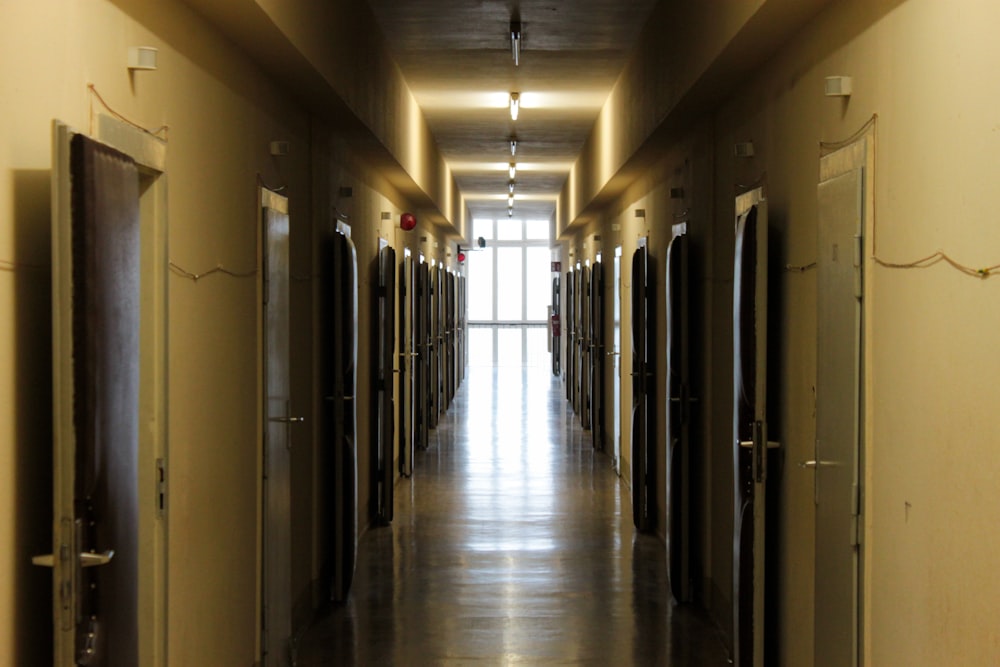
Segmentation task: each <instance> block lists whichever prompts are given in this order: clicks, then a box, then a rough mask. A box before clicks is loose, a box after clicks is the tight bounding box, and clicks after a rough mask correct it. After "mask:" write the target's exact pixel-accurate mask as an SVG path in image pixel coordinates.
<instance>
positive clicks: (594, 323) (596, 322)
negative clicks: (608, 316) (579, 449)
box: [590, 262, 605, 449]
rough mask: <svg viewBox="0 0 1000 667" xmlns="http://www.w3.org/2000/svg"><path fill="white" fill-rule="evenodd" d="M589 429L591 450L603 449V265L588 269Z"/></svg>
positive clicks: (597, 264) (596, 264)
mask: <svg viewBox="0 0 1000 667" xmlns="http://www.w3.org/2000/svg"><path fill="white" fill-rule="evenodd" d="M590 353H591V356H590V358H591V362H590V363H591V366H590V428H591V434H592V436H593V442H594V449H604V431H605V425H604V365H605V364H604V356H605V352H604V267H603V266H602V264H601V263H600V262H597V263H595V264H594V266H593V267H592V268H591V271H590Z"/></svg>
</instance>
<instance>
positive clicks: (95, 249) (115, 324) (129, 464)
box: [34, 124, 140, 667]
mask: <svg viewBox="0 0 1000 667" xmlns="http://www.w3.org/2000/svg"><path fill="white" fill-rule="evenodd" d="M54 140H55V142H56V146H55V149H54V150H55V153H56V155H57V156H58V164H57V165H56V166H55V168H54V169H53V189H54V191H55V194H56V201H57V205H56V206H55V207H54V210H53V238H52V243H53V255H54V256H55V257H57V258H58V262H57V263H54V266H53V276H52V303H53V310H52V314H53V323H52V324H53V336H54V342H53V431H54V438H55V442H54V466H53V486H54V511H55V516H54V521H53V553H52V554H51V555H47V556H40V557H36V558H35V559H34V562H35V563H36V564H37V565H46V566H49V567H52V568H53V622H54V632H55V664H56V665H60V666H68V665H75V664H87V665H96V666H102V667H103V666H116V665H122V666H123V667H124V666H126V665H135V664H138V660H139V636H138V635H139V616H138V614H139V609H138V606H139V592H138V591H139V563H140V559H139V525H138V524H139V515H140V507H139V488H138V479H139V447H138V443H139V391H140V382H139V373H140V360H139V342H140V339H139V335H140V298H139V288H140V225H139V172H138V168H137V166H136V164H135V162H134V161H133V160H132V159H131V158H129V157H128V156H126V155H124V154H122V153H119V152H118V151H116V150H114V149H112V148H110V147H108V146H105V145H103V144H100V143H98V142H96V141H93V140H91V139H89V138H87V137H85V136H83V135H78V134H73V133H72V132H70V131H69V130H68V129H67V128H66V127H65V126H62V125H60V124H56V128H55V135H54Z"/></svg>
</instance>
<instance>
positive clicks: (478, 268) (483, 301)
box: [465, 248, 494, 321]
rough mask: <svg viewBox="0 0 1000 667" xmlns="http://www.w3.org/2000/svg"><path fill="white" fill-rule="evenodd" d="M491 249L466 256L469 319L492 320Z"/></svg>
mask: <svg viewBox="0 0 1000 667" xmlns="http://www.w3.org/2000/svg"><path fill="white" fill-rule="evenodd" d="M493 251H494V249H493V248H487V249H486V250H481V251H479V252H470V253H468V254H467V255H466V260H465V261H466V262H467V263H468V265H469V269H468V271H469V295H468V298H469V319H470V320H472V321H476V320H492V319H493Z"/></svg>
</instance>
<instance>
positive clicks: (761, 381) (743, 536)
mask: <svg viewBox="0 0 1000 667" xmlns="http://www.w3.org/2000/svg"><path fill="white" fill-rule="evenodd" d="M767 245H768V235H767V201H766V200H765V199H764V195H763V191H762V190H761V189H757V190H754V191H752V192H749V193H746V194H744V195H741V196H740V197H739V198H737V202H736V257H735V263H734V271H733V333H734V336H733V367H734V374H733V388H734V392H733V393H734V396H733V463H734V482H735V489H734V493H733V495H734V501H735V502H734V510H735V516H734V520H733V529H734V535H733V642H734V649H735V650H734V657H735V664H736V665H737V667H750V666H751V665H752V666H753V667H764V665H768V664H774V663H773V659H774V656H769V655H766V651H765V649H766V648H767V647H766V646H765V634H768V635H769V634H770V633H769V631H767V633H766V630H765V629H766V627H767V624H768V621H769V618H768V614H767V608H766V605H765V602H766V600H767V595H766V585H767V582H766V578H765V571H766V563H767V553H766V545H767V537H768V530H767V520H766V519H767V482H768V448H769V447H772V446H774V443H770V442H769V441H768V423H767V414H768V413H767V343H768V337H767V336H768V333H767V324H768V320H767V256H768V253H767V250H768V247H767Z"/></svg>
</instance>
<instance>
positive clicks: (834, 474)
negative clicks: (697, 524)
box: [804, 156, 865, 667]
mask: <svg viewBox="0 0 1000 667" xmlns="http://www.w3.org/2000/svg"><path fill="white" fill-rule="evenodd" d="M836 159H837V158H836V156H832V159H830V161H831V162H833V161H835V160H836ZM864 196H865V193H864V168H863V167H857V168H853V169H850V170H849V171H847V172H846V173H841V174H839V175H836V176H832V177H830V178H829V179H827V180H825V181H823V182H822V183H820V185H819V253H818V256H817V259H818V261H817V268H818V279H817V282H818V310H817V314H818V322H817V333H818V338H817V355H816V359H817V369H816V444H815V446H816V455H815V458H814V460H812V461H806V462H805V463H804V465H805V466H806V467H809V468H812V469H813V471H814V475H815V484H816V556H815V557H816V615H815V618H816V639H815V651H816V653H815V664H816V665H817V667H853V666H854V665H857V664H858V645H859V641H858V624H859V611H858V596H859V568H858V560H859V553H858V552H859V549H860V546H859V545H860V541H861V540H860V531H861V530H862V528H861V492H860V474H859V473H860V471H859V458H860V448H861V386H862V383H861V340H862V338H861V332H862V328H861V321H862V310H861V306H862V298H863V294H864V291H863V282H862V258H863V257H864V253H863V242H862V230H863V215H864Z"/></svg>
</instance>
